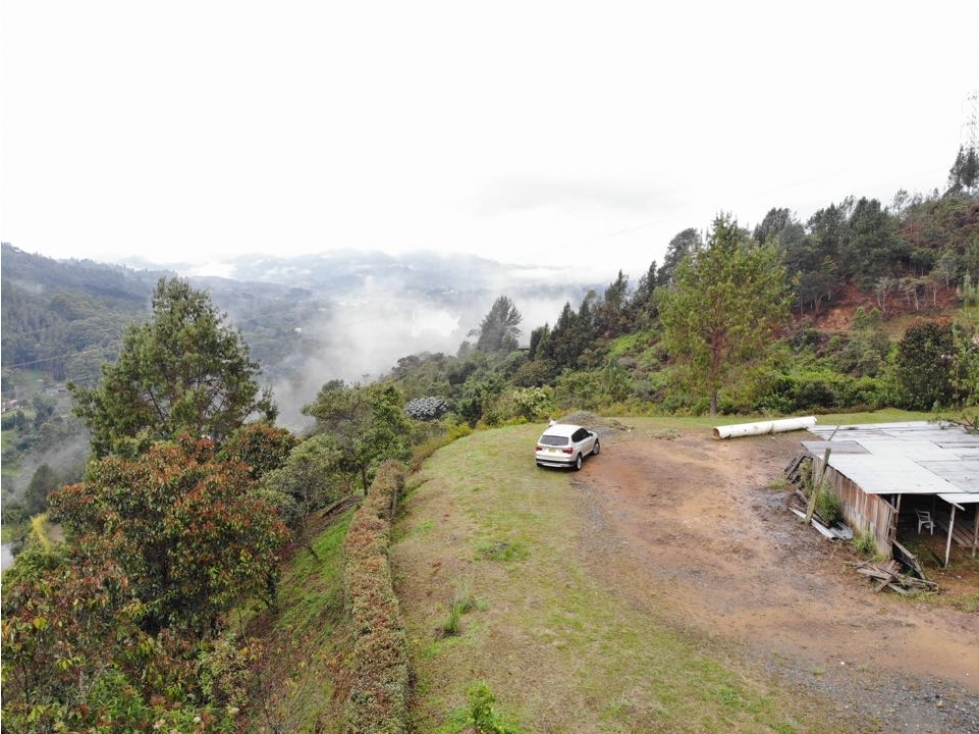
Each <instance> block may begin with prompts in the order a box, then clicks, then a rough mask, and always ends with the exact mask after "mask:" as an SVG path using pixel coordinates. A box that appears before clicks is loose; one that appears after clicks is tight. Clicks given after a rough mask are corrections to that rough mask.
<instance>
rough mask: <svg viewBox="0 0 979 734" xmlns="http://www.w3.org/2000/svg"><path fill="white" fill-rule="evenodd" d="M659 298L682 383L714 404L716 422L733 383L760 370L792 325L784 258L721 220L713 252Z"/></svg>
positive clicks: (692, 263) (690, 265)
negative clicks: (720, 402) (777, 338)
mask: <svg viewBox="0 0 979 734" xmlns="http://www.w3.org/2000/svg"><path fill="white" fill-rule="evenodd" d="M657 293H658V294H659V310H660V318H661V320H662V325H663V343H664V345H665V347H666V349H667V351H668V352H669V354H670V356H671V357H672V358H673V359H674V361H675V363H676V365H677V367H678V371H679V375H680V378H681V381H682V383H683V384H684V385H686V386H687V387H688V388H689V389H691V390H694V391H697V392H700V393H701V394H704V395H706V396H708V397H709V401H710V413H711V415H715V414H716V413H717V406H718V395H719V393H720V391H721V390H722V389H723V388H724V386H725V384H726V383H727V381H728V380H730V379H731V378H732V377H733V376H734V375H735V374H736V373H737V372H739V371H744V370H748V369H751V368H753V367H757V366H759V365H760V364H761V363H762V362H763V360H764V358H765V356H766V355H767V354H768V353H769V352H770V349H771V348H772V346H773V344H774V342H775V339H774V337H775V335H776V334H777V332H778V330H779V329H781V328H783V327H784V326H785V325H786V324H787V322H788V316H789V310H788V302H789V301H788V286H787V283H786V275H785V268H784V266H783V265H782V264H781V262H780V259H779V254H778V251H777V249H776V247H775V246H774V245H773V244H770V243H769V244H759V243H756V242H754V241H752V240H751V239H750V238H749V237H748V235H747V233H746V232H745V231H744V230H743V229H741V228H740V227H738V225H737V222H735V221H733V220H732V219H731V218H729V217H726V216H720V217H718V218H717V219H716V220H715V221H714V225H713V229H712V230H711V233H710V235H709V237H708V240H707V245H706V247H704V248H703V249H702V250H701V251H699V252H696V253H695V254H693V255H692V256H689V257H687V258H685V259H683V260H682V261H681V262H680V263H679V265H678V267H677V270H676V275H675V278H674V283H673V285H672V286H670V287H668V288H660V289H658V291H657Z"/></svg>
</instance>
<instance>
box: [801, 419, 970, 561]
mask: <svg viewBox="0 0 979 734" xmlns="http://www.w3.org/2000/svg"><path fill="white" fill-rule="evenodd" d="M809 431H810V432H811V433H814V434H816V435H817V436H819V437H820V440H813V441H803V442H802V443H803V446H805V448H806V451H807V452H808V453H809V454H810V455H811V456H812V457H813V462H814V467H819V466H821V465H822V463H823V461H824V458H825V457H826V455H827V450H828V451H829V466H828V468H827V470H826V478H827V479H828V481H829V484H830V486H831V487H832V491H833V493H834V494H835V495H836V496H838V497H839V498H840V499H841V500H842V502H843V512H844V516H845V517H846V521H847V523H848V524H849V525H850V526H851V527H853V528H854V529H855V530H856V531H857V532H863V531H866V530H868V529H869V530H870V531H871V532H872V533H873V535H874V540H875V542H876V544H877V549H878V550H879V551H880V552H881V553H883V554H885V555H887V556H892V555H895V547H896V548H897V550H899V551H900V552H901V553H902V554H907V553H908V551H907V549H906V548H904V547H903V546H902V545H901V544H900V543H899V542H898V540H897V535H898V528H899V527H902V528H905V529H907V530H910V532H922V531H924V532H928V533H929V534H931V533H932V532H934V533H936V534H937V533H939V532H941V533H942V534H943V537H945V539H946V544H945V565H948V561H949V556H950V554H951V550H952V544H953V543H955V544H957V545H960V546H963V547H964V548H966V549H970V550H971V552H972V554H973V555H975V554H976V550H977V548H979V436H977V435H975V434H970V433H968V432H967V431H966V430H965V429H964V428H963V427H962V426H959V425H957V424H955V423H950V422H934V423H933V422H928V421H915V422H908V423H877V424H869V425H859V426H857V425H854V426H836V427H833V426H819V427H812V428H810V429H809ZM919 512H920V513H921V514H920V515H919ZM923 513H928V515H927V517H928V518H930V519H931V521H932V522H934V528H930V527H928V526H927V524H925V525H922V524H921V518H922V517H925V515H924V514H923Z"/></svg>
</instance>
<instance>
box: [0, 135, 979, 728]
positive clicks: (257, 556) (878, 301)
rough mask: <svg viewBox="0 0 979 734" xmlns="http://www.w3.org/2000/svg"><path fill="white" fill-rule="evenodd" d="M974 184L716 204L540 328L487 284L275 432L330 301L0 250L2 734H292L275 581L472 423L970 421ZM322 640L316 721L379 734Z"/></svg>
mask: <svg viewBox="0 0 979 734" xmlns="http://www.w3.org/2000/svg"><path fill="white" fill-rule="evenodd" d="M977 183H979V171H977V166H976V155H975V151H968V152H967V153H966V154H965V155H963V154H960V156H959V158H958V159H957V161H956V164H955V166H954V167H953V170H952V178H951V181H950V187H949V188H948V190H947V191H946V192H945V193H943V194H939V193H938V192H935V193H933V194H931V195H928V196H922V195H917V194H916V195H909V194H908V193H906V192H903V191H902V192H899V193H898V194H897V195H896V196H895V197H894V200H893V202H891V203H890V205H884V204H882V203H881V202H879V201H877V200H874V199H866V198H854V197H851V198H846V199H844V200H843V201H841V202H838V203H834V204H831V205H829V206H827V207H825V208H823V209H821V210H819V211H817V212H816V213H815V214H813V215H812V216H811V217H810V218H809V219H808V220H806V221H798V220H797V219H796V218H795V217H794V215H793V214H792V212H791V211H789V210H788V209H785V208H773V209H771V210H770V211H769V212H768V214H767V215H766V216H765V217H764V219H763V220H762V221H761V222H760V223H758V224H757V226H754V227H752V228H746V227H744V226H742V225H741V224H739V222H738V221H737V219H736V218H735V217H734V216H733V215H719V216H718V217H717V218H716V220H715V221H714V222H713V223H712V224H711V225H710V226H709V227H708V228H707V229H705V230H698V229H694V228H689V229H684V230H683V231H681V232H679V233H678V234H677V235H676V236H675V237H674V238H673V239H672V240H671V241H670V242H669V244H668V247H667V249H666V254H665V257H664V258H663V262H662V263H658V262H655V261H654V262H652V263H651V264H650V265H649V267H648V270H647V271H646V272H644V273H641V274H639V275H638V277H637V278H635V279H634V280H633V279H632V278H630V277H629V276H628V275H627V274H626V273H623V272H621V271H620V272H619V274H618V277H616V278H615V279H614V280H613V281H612V282H611V283H608V284H605V285H594V286H593V287H590V288H587V289H585V290H584V292H582V293H581V294H580V300H575V301H570V300H569V301H567V302H566V303H565V304H564V306H563V308H561V309H560V310H558V311H557V312H556V313H554V314H553V316H552V317H551V319H550V320H548V321H547V322H546V323H527V321H526V320H525V318H524V315H523V313H522V310H521V302H520V293H519V292H518V291H517V290H514V291H512V292H507V290H506V288H502V289H501V292H499V293H496V294H494V295H493V297H492V298H490V299H489V300H490V301H491V305H490V304H487V306H488V309H487V310H486V311H485V312H484V314H483V315H482V317H481V318H480V319H478V320H476V321H474V322H473V323H471V324H469V325H467V328H470V329H471V330H470V331H469V334H468V336H467V338H466V339H465V340H464V341H462V343H461V344H459V345H458V347H457V348H456V349H455V351H454V352H448V351H438V352H434V351H424V352H419V353H414V354H412V353H406V354H405V355H404V356H402V357H401V358H400V359H397V361H396V362H395V363H394V364H392V365H389V366H388V367H386V371H385V372H384V373H383V374H380V375H378V376H376V377H375V378H373V379H370V380H363V381H358V380H344V379H339V378H338V377H337V376H336V375H335V374H330V373H324V374H322V375H320V376H319V377H320V380H319V384H318V386H317V389H318V392H314V393H310V394H309V395H307V396H304V400H303V407H302V414H303V416H304V418H305V420H306V423H305V426H304V427H303V428H302V429H301V430H294V429H291V428H289V427H285V426H283V425H281V424H280V421H279V420H278V418H279V408H278V405H277V395H276V394H275V392H274V391H273V390H272V389H271V387H270V386H271V384H272V382H273V380H272V379H271V376H274V375H277V374H287V373H288V367H289V365H290V364H292V363H293V362H294V361H295V360H297V359H299V357H300V355H301V353H302V351H303V350H308V349H314V348H317V347H322V345H321V344H319V345H318V344H315V343H311V342H310V341H309V340H308V338H307V336H305V335H304V332H303V326H304V325H305V324H306V323H308V320H309V318H311V316H312V314H315V313H317V312H320V310H321V309H323V308H327V307H329V308H335V305H331V306H326V305H325V304H324V301H322V300H321V299H320V298H319V297H318V294H316V293H314V292H310V291H307V290H301V289H296V288H289V287H286V286H274V285H271V284H268V285H267V286H266V289H265V291H264V292H262V291H261V290H259V289H255V288H251V289H250V290H249V296H248V298H244V297H243V296H236V297H235V298H237V299H238V300H236V301H233V302H232V301H224V302H222V305H221V308H220V309H219V308H218V306H217V305H216V304H217V303H218V302H219V301H218V296H219V294H221V297H222V298H230V297H231V296H228V295H227V292H226V291H225V290H221V289H225V288H226V286H224V285H220V284H218V283H216V282H215V283H213V284H212V286H213V290H212V289H211V288H208V287H207V286H203V287H202V286H200V285H199V284H192V283H190V282H189V281H188V280H187V279H185V278H182V277H180V276H178V275H177V274H175V273H165V272H148V271H135V270H130V269H126V268H116V267H108V266H100V265H97V264H94V263H86V262H74V261H70V262H55V261H51V260H48V259H46V258H39V257H37V256H32V255H28V254H26V253H24V252H22V251H20V250H18V249H16V248H15V247H13V246H11V245H8V244H4V246H3V261H2V275H3V285H2V299H3V301H2V314H3V323H2V362H3V405H4V409H3V522H4V532H5V536H4V538H5V541H7V540H8V539H13V538H14V537H15V536H16V538H17V539H18V542H20V543H22V544H23V548H22V550H21V552H20V553H19V556H18V560H17V562H16V563H15V564H14V566H13V567H12V568H10V569H8V570H6V571H5V572H4V577H3V638H2V645H3V647H2V658H3V729H4V731H10V732H28V731H37V732H55V731H86V732H109V731H150V730H162V731H181V732H183V731H187V732H190V731H193V732H231V731H260V730H263V731H287V730H293V729H291V728H290V726H289V725H288V722H287V721H286V719H287V718H288V717H286V715H285V714H283V713H282V712H281V711H280V710H278V709H276V706H275V695H274V694H273V691H274V689H275V686H276V685H277V683H276V682H275V681H270V680H269V678H268V673H267V671H268V670H269V667H268V663H269V659H270V658H274V656H275V655H276V644H277V643H276V640H275V639H272V638H270V637H269V635H268V634H267V633H268V630H269V629H270V628H271V626H272V625H273V620H276V615H277V614H278V613H279V610H280V609H281V608H282V605H283V595H284V594H290V593H294V592H292V591H289V590H286V589H284V588H283V585H282V584H283V568H284V567H285V565H286V564H287V563H290V564H298V563H303V564H308V563H314V562H315V563H317V564H321V565H322V566H324V567H331V568H332V567H333V565H331V564H335V565H336V567H337V569H338V570H337V571H336V574H337V577H338V578H342V574H343V571H342V562H341V561H339V560H337V559H338V558H341V557H342V556H343V554H344V552H347V553H349V552H351V551H350V548H349V547H348V548H347V550H346V551H345V550H344V547H343V543H344V538H343V536H342V533H343V532H344V531H345V529H346V528H347V526H348V524H350V523H351V516H350V514H349V513H350V511H351V507H352V506H353V505H355V504H358V503H363V502H366V501H367V499H368V498H370V497H371V494H372V493H373V492H375V490H372V489H371V487H372V486H374V483H375V482H376V481H377V480H378V473H379V469H380V468H381V467H382V465H384V464H385V462H388V461H391V460H393V461H396V462H401V463H400V464H398V466H401V467H405V468H404V469H403V470H404V471H410V469H411V467H417V466H419V465H420V463H421V462H422V461H423V460H424V459H425V458H426V457H427V456H430V455H431V454H432V453H433V452H434V451H436V450H438V448H440V447H441V446H444V445H446V444H448V443H449V442H451V441H454V440H455V439H458V438H460V437H462V436H465V435H467V434H469V433H470V432H472V431H475V430H481V429H486V428H492V427H495V426H502V425H507V424H512V423H520V422H543V421H546V420H547V419H548V417H560V416H561V415H564V414H567V413H569V412H571V411H573V410H589V411H593V412H595V413H599V414H602V415H606V416H627V415H652V414H664V413H670V414H682V415H695V414H711V415H715V414H717V415H722V414H744V415H773V416H774V415H788V414H794V413H799V412H803V411H804V412H807V413H820V412H829V411H833V412H841V411H844V410H868V411H873V410H877V409H881V408H885V407H902V408H907V409H912V410H919V411H930V412H932V413H933V414H934V415H935V416H936V417H937V416H945V417H953V418H956V419H959V420H964V421H965V422H966V423H968V424H970V425H971V426H972V427H973V428H975V429H977V430H979V408H977V406H979V193H977ZM147 304H150V307H149V308H147ZM283 304H288V306H286V305H283ZM351 308H355V307H351ZM224 311H231V312H233V313H234V314H235V318H234V319H231V318H229V317H228V316H227V315H226V313H225V312H224ZM270 314H271V315H272V316H271V318H270V317H269V315H270ZM259 315H261V316H262V318H259ZM365 328H369V327H365ZM390 466H391V465H390V464H389V465H388V467H390ZM384 471H388V469H386V470H384ZM381 474H382V477H383V476H387V475H385V474H384V472H381ZM385 481H388V482H393V484H397V481H396V480H389V479H387V480H385ZM376 491H378V492H379V491H380V490H376ZM394 494H395V495H396V494H397V492H396V491H395V492H394ZM379 513H380V515H383V514H384V511H379ZM336 517H341V518H345V519H344V520H343V521H342V522H341V523H339V524H333V525H329V523H328V520H330V519H331V518H333V519H335V518H336ZM54 527H57V528H58V532H52V528H54ZM324 528H326V530H324ZM362 532H364V533H366V532H368V531H367V530H362V529H361V528H360V527H359V526H358V529H357V532H356V533H354V531H353V530H352V531H351V533H353V534H354V535H356V538H357V542H366V541H364V540H363V536H362V535H357V533H362ZM349 542H354V541H349ZM359 573H362V574H365V575H367V576H369V575H370V572H369V571H360V572H359ZM336 583H338V584H340V586H334V587H331V588H330V590H329V592H327V591H324V592H323V594H327V593H329V594H330V595H332V596H330V598H331V599H334V601H335V604H334V606H335V607H336V608H331V613H332V614H333V615H334V616H333V617H331V618H330V620H329V621H324V620H322V619H319V620H317V621H316V625H315V628H316V629H317V630H318V632H317V634H323V632H322V631H323V629H327V633H326V634H329V629H332V628H333V627H332V625H336V628H337V629H346V630H347V633H348V634H350V635H351V636H352V637H357V634H359V633H357V634H355V633H353V632H351V631H350V630H349V628H343V627H342V624H341V622H340V621H339V620H341V619H343V618H345V617H344V615H345V614H346V611H345V609H346V607H345V604H349V605H352V606H353V608H354V613H355V615H356V614H357V609H358V607H357V605H358V604H359V603H364V602H359V601H358V600H357V599H356V598H354V599H353V600H351V599H350V598H348V595H349V594H350V593H352V592H350V589H351V588H360V587H358V584H360V586H363V585H364V584H368V583H369V582H368V581H365V579H364V578H360V579H359V580H357V581H356V583H355V582H352V581H350V580H349V579H347V580H346V581H338V582H336ZM370 583H373V582H370ZM344 584H346V586H344ZM372 588H373V587H372ZM310 593H312V592H310ZM384 593H385V592H384V591H383V590H379V591H377V594H376V596H374V597H369V598H373V599H374V602H370V603H377V604H381V603H382V602H383V601H384V599H383V598H382V597H383V595H384ZM292 608H294V607H290V609H292ZM361 611H362V610H361ZM310 624H311V622H310V621H309V620H302V619H290V620H289V625H291V626H287V629H291V630H292V633H294V634H297V635H299V634H305V633H307V632H308V630H310V629H312V627H310V626H307V625H310ZM277 629H278V628H277ZM304 631H305V632H304ZM308 633H309V634H311V635H312V633H311V632H308ZM338 634H339V633H338ZM310 639H311V640H312V639H313V638H312V637H311V638H310ZM317 639H318V638H317ZM310 644H313V643H312V642H311V643H310ZM385 649H388V648H385ZM347 652H348V653H349V657H348V658H344V656H343V655H342V654H340V653H338V654H337V655H336V656H335V658H333V659H332V662H331V663H330V666H328V667H329V670H325V671H324V672H323V674H322V675H323V677H324V678H330V680H331V681H332V682H330V683H326V682H324V684H323V686H324V689H326V688H328V689H329V690H330V694H329V696H327V698H329V699H330V701H331V703H324V704H323V710H324V711H328V712H329V717H330V721H331V722H332V723H330V724H322V723H321V726H322V727H323V730H328V731H342V730H343V731H380V730H383V729H379V728H376V726H375V725H376V722H374V723H371V722H370V721H369V720H368V719H369V717H367V718H365V716H366V714H364V711H365V710H368V708H369V707H368V708H365V706H366V705H367V704H365V701H374V702H375V703H376V700H377V697H376V695H375V694H374V693H371V692H370V691H369V690H368V689H366V688H357V685H356V684H353V683H351V678H356V676H355V675H354V674H353V673H351V672H350V671H349V669H348V668H347V665H348V662H345V660H346V661H349V660H351V659H354V658H355V657H356V656H355V655H354V654H353V653H352V652H350V651H349V650H348V651H347ZM349 664H350V665H353V664H356V663H349ZM331 676H332V678H331ZM404 678H405V681H406V680H407V677H406V676H405V677H404ZM364 679H365V680H367V681H368V682H369V680H370V674H364ZM364 685H367V684H366V683H365V684H364ZM337 691H340V692H343V691H346V692H347V694H348V695H346V696H343V695H340V694H339V693H337ZM365 691H367V692H366V693H365ZM403 695H404V692H403V691H401V692H400V693H398V696H402V697H403ZM396 697H397V696H396ZM338 700H339V701H340V703H336V701H338ZM324 716H325V714H324ZM296 727H297V728H296V729H295V730H298V725H296Z"/></svg>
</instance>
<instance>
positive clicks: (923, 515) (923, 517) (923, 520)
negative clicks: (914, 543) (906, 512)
mask: <svg viewBox="0 0 979 734" xmlns="http://www.w3.org/2000/svg"><path fill="white" fill-rule="evenodd" d="M914 514H916V515H917V516H918V533H919V534H920V533H921V528H928V533H929V534H930V535H934V534H935V521H934V520H932V519H931V513H930V512H928V511H927V510H915V511H914Z"/></svg>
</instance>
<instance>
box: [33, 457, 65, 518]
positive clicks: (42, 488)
mask: <svg viewBox="0 0 979 734" xmlns="http://www.w3.org/2000/svg"><path fill="white" fill-rule="evenodd" d="M60 484H61V477H59V476H58V474H57V472H55V471H54V469H52V468H51V467H50V466H48V465H47V464H41V466H39V467H38V468H37V470H36V471H35V472H34V475H33V476H32V477H31V481H30V482H29V483H28V485H27V489H25V490H24V510H25V511H26V512H27V514H28V515H29V516H34V515H40V514H41V513H42V512H44V510H45V509H47V506H48V495H50V494H51V493H52V492H53V491H54V490H56V489H57V488H58V486H59V485H60Z"/></svg>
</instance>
